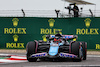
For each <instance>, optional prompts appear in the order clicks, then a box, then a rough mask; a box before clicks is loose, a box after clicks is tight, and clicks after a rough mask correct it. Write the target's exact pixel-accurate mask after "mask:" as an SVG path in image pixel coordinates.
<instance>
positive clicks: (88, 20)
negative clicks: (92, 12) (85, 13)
mask: <svg viewBox="0 0 100 67" xmlns="http://www.w3.org/2000/svg"><path fill="white" fill-rule="evenodd" d="M84 21H85V25H86V27H87V28H88V27H89V26H90V23H91V19H90V18H87V19H85V20H84Z"/></svg>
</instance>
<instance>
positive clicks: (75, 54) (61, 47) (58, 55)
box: [26, 33, 87, 62]
mask: <svg viewBox="0 0 100 67" xmlns="http://www.w3.org/2000/svg"><path fill="white" fill-rule="evenodd" d="M46 38H47V39H48V40H47V41H43V40H39V41H36V40H34V41H30V42H28V43H27V46H26V51H27V53H26V56H27V60H28V61H29V62H35V61H37V59H38V58H39V59H52V60H55V59H66V58H72V59H73V60H74V61H82V60H86V55H87V43H86V42H83V41H82V42H79V41H75V39H76V38H77V35H61V34H59V33H58V34H56V35H46ZM73 40H74V41H73Z"/></svg>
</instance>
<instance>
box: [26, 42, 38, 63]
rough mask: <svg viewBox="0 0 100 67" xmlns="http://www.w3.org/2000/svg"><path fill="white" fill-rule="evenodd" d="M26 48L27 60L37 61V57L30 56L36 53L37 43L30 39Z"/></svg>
mask: <svg viewBox="0 0 100 67" xmlns="http://www.w3.org/2000/svg"><path fill="white" fill-rule="evenodd" d="M26 50H27V54H26V56H27V60H28V61H29V62H35V61H37V58H30V56H31V55H32V54H35V53H36V43H35V42H34V41H30V42H28V43H27V46H26Z"/></svg>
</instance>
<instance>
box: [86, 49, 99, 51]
mask: <svg viewBox="0 0 100 67" xmlns="http://www.w3.org/2000/svg"><path fill="white" fill-rule="evenodd" d="M87 51H100V50H96V49H87Z"/></svg>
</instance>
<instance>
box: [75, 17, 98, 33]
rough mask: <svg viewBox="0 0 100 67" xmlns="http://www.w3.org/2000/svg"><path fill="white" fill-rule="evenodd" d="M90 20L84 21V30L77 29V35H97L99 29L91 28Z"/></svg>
mask: <svg viewBox="0 0 100 67" xmlns="http://www.w3.org/2000/svg"><path fill="white" fill-rule="evenodd" d="M91 23H92V20H91V19H90V18H86V19H85V20H84V24H85V27H86V28H77V29H76V34H77V35H99V28H91Z"/></svg>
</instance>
